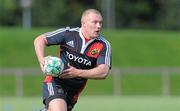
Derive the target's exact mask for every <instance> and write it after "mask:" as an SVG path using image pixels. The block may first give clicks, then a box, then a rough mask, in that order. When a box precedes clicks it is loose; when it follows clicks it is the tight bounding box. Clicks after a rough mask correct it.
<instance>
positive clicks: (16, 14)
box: [0, 0, 21, 26]
mask: <svg viewBox="0 0 180 111" xmlns="http://www.w3.org/2000/svg"><path fill="white" fill-rule="evenodd" d="M19 10H20V9H19V5H18V1H17V0H0V25H8V26H12V25H18V24H19V23H20V22H21V21H20V15H21V13H20V11H19Z"/></svg>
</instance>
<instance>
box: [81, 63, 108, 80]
mask: <svg viewBox="0 0 180 111" xmlns="http://www.w3.org/2000/svg"><path fill="white" fill-rule="evenodd" d="M108 72H109V66H108V65H105V64H101V65H99V66H97V67H95V68H93V69H89V70H80V73H79V75H78V76H79V77H82V78H87V79H105V78H106V77H107V75H108Z"/></svg>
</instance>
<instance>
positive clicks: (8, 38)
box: [0, 27, 180, 67]
mask: <svg viewBox="0 0 180 111" xmlns="http://www.w3.org/2000/svg"><path fill="white" fill-rule="evenodd" d="M0 30H1V32H0V50H1V54H0V67H38V66H39V65H38V63H37V59H36V56H35V52H34V46H33V40H34V38H35V37H36V36H38V35H40V34H42V33H45V32H47V31H52V30H54V29H52V28H51V29H50V28H49V29H48V28H44V29H42V28H35V29H32V30H31V31H24V30H22V29H21V28H2V27H0ZM102 34H103V35H105V36H106V38H107V39H108V40H109V41H110V42H111V44H112V52H113V66H116V67H127V66H154V67H156V66H158V67H163V66H170V67H172V66H180V62H179V61H180V44H179V42H180V32H174V31H155V30H154V31H152V30H103V31H102ZM57 51H58V47H53V48H52V47H50V48H47V51H46V53H47V54H50V55H57V54H58V53H57Z"/></svg>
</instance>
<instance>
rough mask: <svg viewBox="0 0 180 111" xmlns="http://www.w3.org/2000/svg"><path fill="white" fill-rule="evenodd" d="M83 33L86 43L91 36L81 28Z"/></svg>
mask: <svg viewBox="0 0 180 111" xmlns="http://www.w3.org/2000/svg"><path fill="white" fill-rule="evenodd" d="M81 33H82V35H83V37H84V39H85V42H86V43H87V42H88V41H90V40H91V38H90V37H89V36H87V34H86V33H85V32H84V31H83V30H81Z"/></svg>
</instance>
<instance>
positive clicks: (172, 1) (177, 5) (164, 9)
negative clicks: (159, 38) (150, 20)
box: [157, 0, 180, 29]
mask: <svg viewBox="0 0 180 111" xmlns="http://www.w3.org/2000/svg"><path fill="white" fill-rule="evenodd" d="M159 2H160V3H161V8H160V10H159V13H158V15H159V16H158V20H157V27H158V28H163V29H180V0H159Z"/></svg>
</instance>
